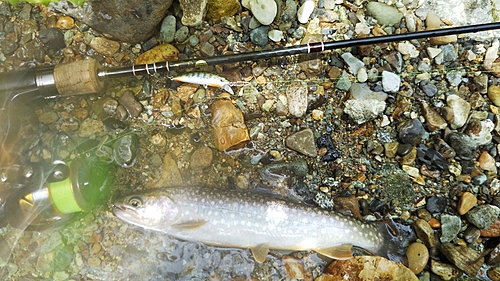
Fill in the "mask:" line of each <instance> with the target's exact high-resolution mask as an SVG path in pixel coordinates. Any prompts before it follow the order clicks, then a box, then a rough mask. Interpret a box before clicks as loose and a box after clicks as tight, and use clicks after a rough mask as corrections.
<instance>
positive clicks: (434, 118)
mask: <svg viewBox="0 0 500 281" xmlns="http://www.w3.org/2000/svg"><path fill="white" fill-rule="evenodd" d="M421 106H422V114H423V115H424V118H425V121H427V129H429V131H431V132H433V131H436V130H441V129H444V128H446V126H447V125H448V124H447V123H446V120H444V118H443V117H441V115H439V113H438V112H437V111H436V110H434V109H433V108H432V107H430V106H429V105H428V104H427V103H426V102H422V103H421Z"/></svg>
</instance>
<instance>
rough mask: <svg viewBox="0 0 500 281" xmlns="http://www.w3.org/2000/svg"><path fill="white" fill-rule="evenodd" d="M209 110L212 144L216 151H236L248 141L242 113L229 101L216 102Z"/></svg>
mask: <svg viewBox="0 0 500 281" xmlns="http://www.w3.org/2000/svg"><path fill="white" fill-rule="evenodd" d="M211 109H212V126H213V128H214V143H215V147H216V148H217V149H218V150H220V151H225V150H229V149H238V148H241V147H243V146H244V145H245V144H246V143H247V142H248V141H249V140H250V136H249V135H248V128H247V126H246V125H245V120H244V118H243V113H242V112H241V110H239V109H238V108H236V106H234V105H233V103H232V102H231V101H230V100H217V101H215V102H214V103H213V104H212V107H211Z"/></svg>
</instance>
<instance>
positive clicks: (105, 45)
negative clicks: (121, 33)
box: [90, 37, 120, 57]
mask: <svg viewBox="0 0 500 281" xmlns="http://www.w3.org/2000/svg"><path fill="white" fill-rule="evenodd" d="M90 47H92V48H93V49H94V50H96V52H98V53H99V54H101V55H103V56H106V57H112V56H113V55H114V54H115V53H116V52H118V51H119V50H120V43H118V42H116V41H113V40H109V39H106V38H104V37H94V39H92V41H90Z"/></svg>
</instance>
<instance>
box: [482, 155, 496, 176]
mask: <svg viewBox="0 0 500 281" xmlns="http://www.w3.org/2000/svg"><path fill="white" fill-rule="evenodd" d="M478 160H479V167H481V169H483V170H486V171H496V166H495V158H493V156H491V155H490V154H489V153H488V152H487V151H483V152H482V153H481V155H480V156H479V159H478Z"/></svg>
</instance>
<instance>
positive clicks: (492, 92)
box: [488, 65, 500, 106]
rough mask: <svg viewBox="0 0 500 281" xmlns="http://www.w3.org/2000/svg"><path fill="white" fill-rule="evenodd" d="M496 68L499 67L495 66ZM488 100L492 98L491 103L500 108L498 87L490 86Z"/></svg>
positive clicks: (499, 90)
mask: <svg viewBox="0 0 500 281" xmlns="http://www.w3.org/2000/svg"><path fill="white" fill-rule="evenodd" d="M495 67H498V66H497V65H495ZM495 76H497V75H495ZM497 77H498V76H497ZM488 98H490V100H491V102H492V103H493V104H494V105H496V106H500V87H499V86H497V85H491V86H489V87H488Z"/></svg>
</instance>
